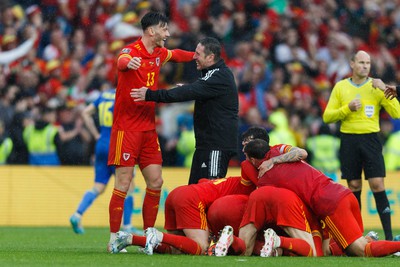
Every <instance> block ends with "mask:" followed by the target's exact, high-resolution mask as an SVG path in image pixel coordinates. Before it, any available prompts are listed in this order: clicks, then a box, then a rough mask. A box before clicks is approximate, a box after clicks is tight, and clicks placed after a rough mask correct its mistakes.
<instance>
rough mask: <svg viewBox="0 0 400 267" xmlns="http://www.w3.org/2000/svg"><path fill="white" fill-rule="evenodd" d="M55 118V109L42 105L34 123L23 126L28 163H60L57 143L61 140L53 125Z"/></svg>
mask: <svg viewBox="0 0 400 267" xmlns="http://www.w3.org/2000/svg"><path fill="white" fill-rule="evenodd" d="M56 119H57V113H56V110H55V109H53V108H48V107H43V108H42V109H41V110H40V111H39V113H38V115H37V118H36V119H35V122H34V124H30V125H28V126H26V127H25V128H24V131H23V138H24V141H25V144H26V147H27V148H28V152H29V164H30V165H50V166H51V165H60V159H59V157H58V154H57V145H59V144H60V142H61V140H60V137H59V135H58V129H57V127H56V126H55V125H54V124H55V122H56Z"/></svg>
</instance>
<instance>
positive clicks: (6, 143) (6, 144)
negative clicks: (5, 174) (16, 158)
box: [0, 119, 13, 165]
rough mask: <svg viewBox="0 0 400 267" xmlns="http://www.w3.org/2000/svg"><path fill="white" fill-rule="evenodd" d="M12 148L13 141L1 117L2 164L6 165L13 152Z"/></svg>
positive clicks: (0, 146)
mask: <svg viewBox="0 0 400 267" xmlns="http://www.w3.org/2000/svg"><path fill="white" fill-rule="evenodd" d="M12 148H13V142H12V140H11V138H10V137H8V136H7V134H6V128H5V127H4V123H3V121H2V120H1V119H0V165H4V164H5V163H6V162H7V159H8V157H9V156H10V154H11V151H12Z"/></svg>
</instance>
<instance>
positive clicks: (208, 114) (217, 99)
mask: <svg viewBox="0 0 400 267" xmlns="http://www.w3.org/2000/svg"><path fill="white" fill-rule="evenodd" d="M201 74H202V77H201V78H199V79H198V80H197V81H195V82H193V83H192V84H188V85H183V86H180V87H175V88H172V89H170V90H154V91H153V90H147V92H146V101H154V102H163V103H171V102H183V101H189V100H195V106H194V114H193V122H194V132H195V137H196V149H208V150H212V149H215V150H229V151H234V152H236V151H237V148H238V144H237V142H238V121H239V119H238V110H239V100H238V90H237V87H236V83H235V79H234V77H233V74H232V71H231V70H230V69H229V68H228V66H226V64H225V62H224V61H223V60H222V59H221V60H219V61H218V62H217V63H215V64H214V65H212V66H210V67H209V68H207V69H203V70H202V71H201Z"/></svg>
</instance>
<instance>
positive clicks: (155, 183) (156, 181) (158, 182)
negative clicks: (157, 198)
mask: <svg viewBox="0 0 400 267" xmlns="http://www.w3.org/2000/svg"><path fill="white" fill-rule="evenodd" d="M163 183H164V180H163V179H162V177H161V176H160V177H155V178H148V179H146V185H147V187H148V188H150V189H161V187H162V185H163Z"/></svg>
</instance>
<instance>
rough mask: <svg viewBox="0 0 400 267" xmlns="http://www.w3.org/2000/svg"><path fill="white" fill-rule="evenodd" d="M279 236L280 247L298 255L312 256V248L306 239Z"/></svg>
mask: <svg viewBox="0 0 400 267" xmlns="http://www.w3.org/2000/svg"><path fill="white" fill-rule="evenodd" d="M280 238H281V245H280V247H281V248H283V249H286V250H289V251H290V252H293V253H296V254H297V255H299V256H306V257H312V256H313V250H312V248H311V246H310V244H308V243H307V241H305V240H303V239H300V238H291V237H283V236H280Z"/></svg>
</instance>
